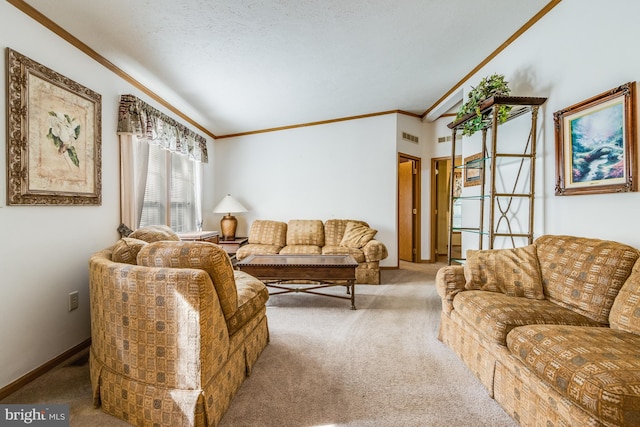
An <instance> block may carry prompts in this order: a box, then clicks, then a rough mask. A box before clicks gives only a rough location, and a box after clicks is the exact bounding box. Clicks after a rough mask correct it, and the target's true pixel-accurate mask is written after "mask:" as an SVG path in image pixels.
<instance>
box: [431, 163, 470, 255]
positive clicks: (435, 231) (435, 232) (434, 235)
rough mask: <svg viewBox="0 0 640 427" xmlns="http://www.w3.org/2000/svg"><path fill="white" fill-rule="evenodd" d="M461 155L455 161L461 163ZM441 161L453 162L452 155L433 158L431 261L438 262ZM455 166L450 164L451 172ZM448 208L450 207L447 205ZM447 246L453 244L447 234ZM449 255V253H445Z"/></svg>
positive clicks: (448, 179)
mask: <svg viewBox="0 0 640 427" xmlns="http://www.w3.org/2000/svg"><path fill="white" fill-rule="evenodd" d="M461 159H462V158H461V157H460V156H456V158H455V163H456V164H459V162H460V161H461ZM441 161H446V162H451V156H443V157H432V158H431V191H430V195H431V262H437V261H438V254H436V252H437V249H438V239H437V237H438V213H436V206H437V201H436V198H437V194H438V186H437V180H438V177H437V173H436V171H437V170H438V168H437V165H436V163H438V162H441ZM454 167H455V165H451V166H450V171H451V173H453V172H454ZM445 179H447V181H450V178H449V177H445ZM447 209H448V207H447ZM447 224H449V218H447ZM446 237H447V246H448V245H450V244H451V242H449V236H448V235H447V236H446ZM440 255H443V254H440ZM444 255H447V254H444Z"/></svg>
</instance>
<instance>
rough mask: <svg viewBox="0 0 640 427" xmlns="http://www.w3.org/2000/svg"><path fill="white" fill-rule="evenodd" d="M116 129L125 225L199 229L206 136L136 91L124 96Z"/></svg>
mask: <svg viewBox="0 0 640 427" xmlns="http://www.w3.org/2000/svg"><path fill="white" fill-rule="evenodd" d="M118 135H119V138H120V149H121V201H122V202H121V217H122V223H123V225H124V226H126V227H128V228H129V229H131V230H135V229H137V228H139V227H141V226H144V225H151V224H166V225H170V226H171V227H172V228H173V229H174V230H175V231H192V230H200V229H201V226H202V179H203V172H202V169H203V168H202V163H207V161H208V156H207V147H206V140H205V138H204V137H202V136H200V135H198V134H196V133H194V132H193V131H191V130H190V129H188V128H186V127H185V126H183V125H181V124H180V123H178V122H176V121H175V120H174V119H172V118H171V117H168V116H166V115H165V114H163V113H161V112H160V111H158V110H156V109H154V108H153V107H151V106H150V105H148V104H146V103H145V102H144V101H142V100H140V99H138V98H137V97H135V96H133V95H122V96H121V97H120V106H119V110H118ZM122 228H124V227H122ZM124 231H126V229H125V230H124Z"/></svg>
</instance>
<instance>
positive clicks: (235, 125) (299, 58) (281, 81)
mask: <svg viewBox="0 0 640 427" xmlns="http://www.w3.org/2000/svg"><path fill="white" fill-rule="evenodd" d="M25 3H27V4H29V5H31V6H33V7H34V8H35V9H36V10H38V11H39V12H41V13H42V14H44V15H45V16H46V17H48V18H49V19H51V20H52V21H53V22H55V23H56V24H58V25H59V26H61V27H62V28H64V29H65V30H66V31H68V32H69V33H70V34H72V35H73V36H75V37H76V38H78V39H79V40H81V41H82V42H84V43H85V44H86V45H88V46H89V47H90V48H92V49H93V50H95V51H96V52H98V53H99V54H100V55H101V56H103V57H105V58H106V59H107V60H109V61H110V62H111V63H113V64H115V65H116V66H117V67H118V68H120V69H121V70H123V71H125V72H126V73H128V74H129V75H131V76H132V77H134V78H135V79H136V80H138V81H139V82H141V83H142V84H143V85H145V86H146V87H148V88H149V89H151V90H152V91H153V92H155V93H156V94H158V95H159V96H161V97H162V98H163V99H165V100H166V101H167V102H168V103H170V104H172V105H173V106H175V107H176V108H177V109H178V110H180V111H181V112H182V113H184V114H186V115H187V116H188V117H190V118H191V119H192V120H194V121H195V122H197V123H198V124H199V125H201V126H202V127H203V128H205V129H207V130H208V131H209V132H210V133H212V134H215V135H216V136H223V135H228V134H236V133H242V132H251V131H256V130H262V129H269V128H274V127H282V126H290V125H296V124H303V123H310V122H316V121H324V120H332V119H338V118H343V117H350V116H358V115H365V114H371V113H377V112H383V111H389V110H404V111H407V112H412V113H416V114H423V113H424V112H425V111H426V110H427V109H429V108H431V107H432V106H433V105H434V103H436V102H437V101H438V100H439V99H440V98H441V97H442V96H443V95H444V94H445V93H447V92H448V91H449V90H450V89H452V88H453V87H454V86H455V85H456V84H457V83H458V82H459V81H460V80H461V79H462V78H463V77H464V76H465V75H467V73H469V72H470V71H471V70H473V69H474V67H476V66H477V65H478V64H480V63H481V62H482V61H483V60H484V59H485V58H487V56H489V55H490V54H491V53H492V52H493V51H494V50H495V49H497V48H498V47H499V46H500V45H501V44H502V43H504V42H505V41H506V40H508V39H509V38H510V37H511V36H512V35H513V34H514V33H516V32H517V31H518V30H519V29H520V28H521V27H522V26H523V25H524V24H525V23H527V21H529V20H530V19H531V18H532V17H533V16H534V15H536V13H538V12H539V11H540V10H542V9H543V8H544V7H545V6H546V5H547V3H549V0H527V1H513V0H474V1H469V0H446V1H445V0H325V1H319V0H179V1H176V0H134V1H132V0H109V1H86V0H55V1H51V0H25ZM496 71H499V70H496Z"/></svg>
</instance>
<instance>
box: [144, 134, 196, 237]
mask: <svg viewBox="0 0 640 427" xmlns="http://www.w3.org/2000/svg"><path fill="white" fill-rule="evenodd" d="M201 188H202V164H201V163H200V162H197V161H192V160H190V159H189V158H188V157H187V156H185V155H182V154H178V153H173V152H170V151H168V150H165V149H162V148H160V147H159V146H157V145H149V166H148V171H147V183H146V187H145V193H144V204H143V206H142V214H141V218H140V226H141V227H143V226H145V225H154V224H166V225H169V226H170V227H171V228H172V229H173V230H174V231H176V232H184V231H192V230H198V229H200V227H201V224H202V218H201V209H200V205H201V198H202V196H201V194H202V191H201Z"/></svg>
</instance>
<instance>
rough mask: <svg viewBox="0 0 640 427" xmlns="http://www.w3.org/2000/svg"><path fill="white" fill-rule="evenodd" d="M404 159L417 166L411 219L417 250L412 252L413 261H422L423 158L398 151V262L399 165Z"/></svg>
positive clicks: (413, 244)
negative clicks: (421, 195) (421, 196)
mask: <svg viewBox="0 0 640 427" xmlns="http://www.w3.org/2000/svg"><path fill="white" fill-rule="evenodd" d="M402 159H408V160H412V161H413V162H414V166H415V173H413V174H412V175H411V176H412V180H411V181H412V182H411V184H412V187H413V188H412V193H413V206H414V209H415V210H416V213H415V215H413V217H412V221H411V227H412V229H413V233H412V235H413V241H412V242H411V243H412V247H413V248H414V249H415V252H414V253H413V254H412V261H411V262H422V259H421V251H420V242H421V238H420V226H421V225H420V223H421V221H420V218H421V215H422V208H421V200H420V194H421V190H420V183H421V181H422V179H421V176H422V159H421V158H420V157H415V156H412V155H410V154H405V153H400V152H398V159H397V163H396V183H397V184H396V185H397V188H396V230H398V233H397V243H396V244H397V246H396V247H397V248H398V264H399V263H400V180H399V176H398V174H399V170H400V168H399V165H400V163H401V161H402Z"/></svg>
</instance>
